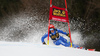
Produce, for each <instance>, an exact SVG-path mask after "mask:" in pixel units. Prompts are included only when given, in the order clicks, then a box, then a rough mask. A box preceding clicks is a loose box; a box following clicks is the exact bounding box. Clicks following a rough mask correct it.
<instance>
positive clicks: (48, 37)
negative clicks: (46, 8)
mask: <svg viewBox="0 0 100 56" xmlns="http://www.w3.org/2000/svg"><path fill="white" fill-rule="evenodd" d="M51 5H52V0H50V6H51ZM49 14H50V12H49ZM49 25H50V16H49V23H48V38H47V45H49Z"/></svg>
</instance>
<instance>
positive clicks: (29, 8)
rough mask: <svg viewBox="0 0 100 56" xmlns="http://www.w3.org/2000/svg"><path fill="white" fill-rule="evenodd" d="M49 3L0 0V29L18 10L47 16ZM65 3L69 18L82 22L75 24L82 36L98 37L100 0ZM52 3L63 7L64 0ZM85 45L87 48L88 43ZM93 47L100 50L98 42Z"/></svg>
mask: <svg viewBox="0 0 100 56" xmlns="http://www.w3.org/2000/svg"><path fill="white" fill-rule="evenodd" d="M49 3H50V1H49V0H0V29H2V28H4V27H6V26H8V24H7V23H11V21H10V20H9V18H10V16H12V15H16V14H18V13H20V12H23V13H24V14H27V15H29V16H35V14H36V13H39V15H43V17H44V16H47V17H48V18H49ZM67 4H68V14H69V18H70V19H69V20H70V21H71V20H75V21H78V22H82V23H83V24H82V25H81V27H79V26H78V25H76V26H77V28H78V29H80V31H81V32H82V34H83V37H85V36H87V35H93V36H94V37H95V38H97V39H100V0H67ZM53 5H56V6H58V7H62V8H64V7H65V4H64V0H53ZM44 20H48V19H44ZM5 22H7V23H5ZM88 43H91V42H88ZM99 43H100V41H99ZM86 47H87V48H89V46H88V45H87V46H86ZM93 47H96V48H97V49H98V50H100V44H99V45H96V46H93Z"/></svg>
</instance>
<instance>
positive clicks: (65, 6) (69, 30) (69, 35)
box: [65, 0, 72, 47]
mask: <svg viewBox="0 0 100 56" xmlns="http://www.w3.org/2000/svg"><path fill="white" fill-rule="evenodd" d="M65 7H66V10H67V2H66V0H65ZM67 11H68V10H67ZM68 29H69V36H70V44H71V47H72V39H71V31H70V25H69V19H68Z"/></svg>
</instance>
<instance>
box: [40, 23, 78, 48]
mask: <svg viewBox="0 0 100 56" xmlns="http://www.w3.org/2000/svg"><path fill="white" fill-rule="evenodd" d="M49 29H50V32H49V37H50V38H51V39H52V40H53V43H54V44H55V45H60V44H61V45H63V46H65V47H70V46H71V45H70V42H68V41H67V39H65V38H63V37H62V36H60V35H59V33H62V34H64V35H66V36H68V37H69V33H66V32H63V31H62V30H59V29H55V27H54V25H52V24H50V25H49ZM47 36H48V33H46V34H45V35H44V36H42V38H41V41H42V43H43V44H46V43H45V41H44V39H45V38H46V37H47ZM72 46H73V47H75V48H78V47H79V46H78V45H74V44H72Z"/></svg>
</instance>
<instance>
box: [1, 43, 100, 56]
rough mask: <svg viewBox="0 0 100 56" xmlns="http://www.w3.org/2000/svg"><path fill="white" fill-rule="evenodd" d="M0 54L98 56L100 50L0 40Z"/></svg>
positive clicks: (12, 55)
mask: <svg viewBox="0 0 100 56" xmlns="http://www.w3.org/2000/svg"><path fill="white" fill-rule="evenodd" d="M0 56H100V52H96V51H87V50H81V49H76V48H70V47H62V46H51V45H42V44H33V43H22V42H0Z"/></svg>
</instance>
